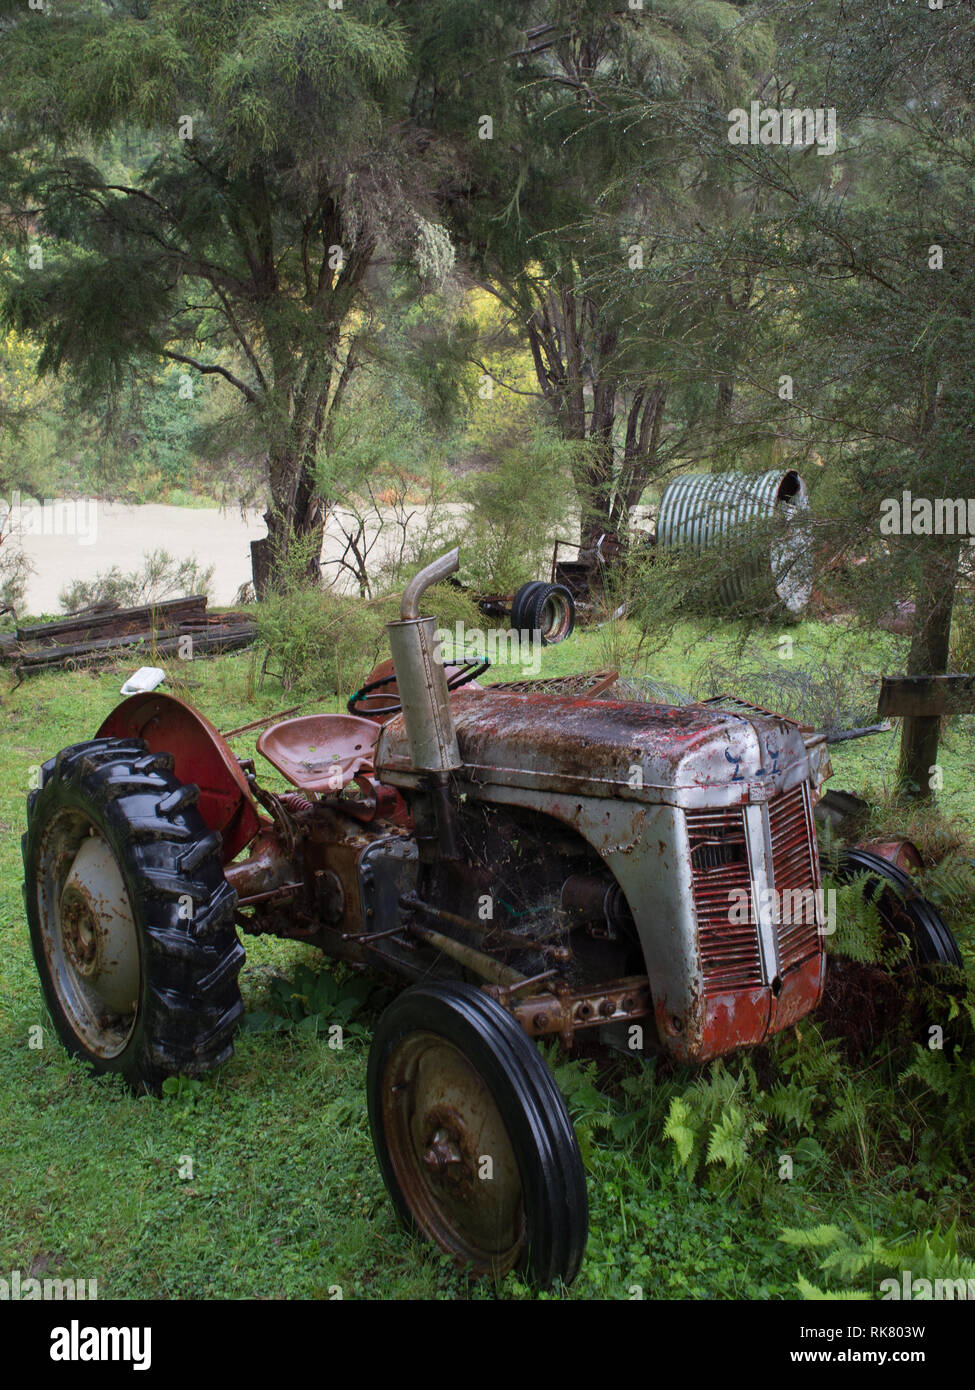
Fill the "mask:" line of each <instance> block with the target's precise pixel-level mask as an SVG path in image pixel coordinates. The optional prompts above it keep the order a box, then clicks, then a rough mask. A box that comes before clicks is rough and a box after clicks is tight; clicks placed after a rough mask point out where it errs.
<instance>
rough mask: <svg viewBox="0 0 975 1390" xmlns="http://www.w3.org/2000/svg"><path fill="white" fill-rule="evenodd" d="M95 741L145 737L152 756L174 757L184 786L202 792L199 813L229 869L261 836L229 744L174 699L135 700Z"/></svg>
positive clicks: (202, 718) (114, 712)
mask: <svg viewBox="0 0 975 1390" xmlns="http://www.w3.org/2000/svg"><path fill="white" fill-rule="evenodd" d="M95 737H96V738H141V739H144V740H145V742H146V743H147V744H148V745H149V751H150V753H171V754H172V755H173V758H174V759H175V769H174V770H175V773H176V776H177V777H178V778H179V780H180V781H181V782H195V783H196V785H197V786H198V787H199V788H200V802H199V807H200V814H201V815H202V817H203V819H204V820H205V821H206V824H207V826H208V828H209V829H210V830H216V831H219V833H220V836H221V839H222V841H223V847H222V849H221V855H220V857H221V859H222V861H223V863H224V864H229V863H230V861H231V859H235V858H236V857H237V855H238V854H239V853H240V851H241V850H242V849H243V848H244V846H245V845H247V844H249V843H250V841H251V840H252V839H253V838H254V836H255V835H256V834H257V831H258V829H259V828H260V824H261V821H260V817H259V815H258V810H257V806H256V805H255V802H254V798H253V796H252V795H251V791H250V788H249V787H248V785H247V778H246V777H245V776H244V773H243V771H242V769H241V766H240V764H239V762H238V761H237V759H236V757H235V756H234V754H233V752H232V751H231V749H230V746H229V745H228V743H227V741H226V739H224V738H222V737H221V735H220V733H219V732H218V731H217V730H216V729H215V728H214V727H213V725H212V724H211V723H210V721H209V719H207V718H206V717H205V716H204V715H202V714H201V713H200V711H199V710H196V709H194V708H193V706H192V705H188V704H187V703H186V701H185V700H179V699H177V698H176V696H175V695H163V694H161V693H160V692H158V691H152V692H150V693H149V694H144V695H132V696H130V697H129V699H127V700H125V701H123V703H122V704H121V705H118V706H117V707H116V708H115V709H113V710H112V712H111V714H110V715H109V716H108V718H107V719H106V720H105V722H104V723H103V724H102V726H101V728H100V729H99V730H98V732H97V734H96V735H95Z"/></svg>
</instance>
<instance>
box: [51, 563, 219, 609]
mask: <svg viewBox="0 0 975 1390" xmlns="http://www.w3.org/2000/svg"><path fill="white" fill-rule="evenodd" d="M213 571H214V567H213V565H207V567H206V568H205V569H204V568H203V566H202V565H201V564H200V562H199V561H198V560H197V559H196V557H195V556H187V558H186V559H183V560H178V559H176V558H175V557H174V556H172V555H170V554H169V552H168V551H167V550H150V551H147V552H146V554H145V555H144V557H143V562H142V568H141V569H138V570H132V571H131V572H130V573H128V574H123V572H122V571H121V570H120V569H119V567H118V566H117V565H113V566H112V568H111V569H110V570H106V571H105V572H104V573H101V574H96V576H95V578H94V579H76V580H74V581H73V582H72V583H71V584H69V585H68V586H67V587H66V588H64V589H62V590H61V593H60V594H59V595H58V603H59V604H60V606H61V610H62V612H65V613H78V612H80V611H81V610H83V609H85V608H91V607H93V606H94V605H95V604H110V605H111V606H113V607H119V608H135V607H136V606H138V605H140V604H146V603H161V602H162V601H163V599H170V598H183V597H185V596H187V595H191V594H208V593H209V591H210V585H211V584H212V582H213Z"/></svg>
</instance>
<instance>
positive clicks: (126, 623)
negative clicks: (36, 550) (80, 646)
mask: <svg viewBox="0 0 975 1390" xmlns="http://www.w3.org/2000/svg"><path fill="white" fill-rule="evenodd" d="M206 606H207V599H206V595H205V594H192V595H190V596H189V597H186V598H172V599H165V600H163V601H162V602H160V603H143V604H139V606H138V607H136V608H113V609H109V610H108V611H106V612H104V613H87V614H79V615H77V616H75V617H72V618H58V619H56V620H55V621H54V622H52V623H34V624H32V625H31V626H30V627H18V629H17V640H18V641H19V642H40V643H43V644H45V645H51V644H55V643H56V644H59V645H60V644H64V645H67V646H70V645H72V644H73V643H77V642H83V641H85V640H86V639H88V638H92V639H93V638H95V637H96V636H97V637H111V636H119V637H121V636H125V635H127V634H129V633H132V632H141V631H143V630H144V629H146V628H153V627H155V628H156V629H159V630H165V629H170V628H174V627H178V626H179V624H180V623H181V622H184V621H187V620H189V619H193V618H198V619H199V618H205V617H206Z"/></svg>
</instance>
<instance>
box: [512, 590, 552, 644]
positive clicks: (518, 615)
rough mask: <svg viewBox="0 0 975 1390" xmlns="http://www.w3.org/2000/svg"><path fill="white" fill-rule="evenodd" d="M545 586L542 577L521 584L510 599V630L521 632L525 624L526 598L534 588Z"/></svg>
mask: <svg viewBox="0 0 975 1390" xmlns="http://www.w3.org/2000/svg"><path fill="white" fill-rule="evenodd" d="M544 587H545V580H544V579H533V580H532V581H531V582H530V583H529V584H522V586H521V588H520V589H519V590H518V592H517V593H516V594H515V596H514V598H513V599H512V600H511V630H512V632H521V630H522V628H524V627H526V626H527V624H526V623H525V622H524V608H525V603H526V601H527V599H528V598H529V597H530V595H531V594H533V593H534V592H535V590H536V589H542V588H544Z"/></svg>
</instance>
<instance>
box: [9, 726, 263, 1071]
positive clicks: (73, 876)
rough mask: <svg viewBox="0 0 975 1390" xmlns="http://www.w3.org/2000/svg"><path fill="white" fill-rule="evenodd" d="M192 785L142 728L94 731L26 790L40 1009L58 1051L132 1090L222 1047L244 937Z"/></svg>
mask: <svg viewBox="0 0 975 1390" xmlns="http://www.w3.org/2000/svg"><path fill="white" fill-rule="evenodd" d="M198 798H199V789H198V788H197V787H195V786H192V785H184V784H183V783H182V782H180V781H178V780H177V778H176V777H174V776H173V758H172V756H171V755H170V754H168V753H150V752H149V751H148V750H147V747H146V745H145V743H143V742H142V740H140V739H112V738H100V739H93V740H91V741H90V742H88V743H80V744H75V745H74V746H72V747H70V748H65V749H63V750H62V751H61V752H60V753H59V754H58V755H57V757H55V758H52V759H51V760H50V761H49V762H47V763H45V764H44V766H43V767H42V769H41V773H40V779H39V786H38V789H37V790H36V791H32V792H31V793H30V795H29V797H28V799H27V833H26V834H25V835H24V837H23V841H22V849H23V856H24V876H25V881H24V902H25V906H26V910H27V920H28V924H29V927H30V937H31V946H32V949H33V953H34V960H35V963H36V965H37V969H38V973H39V975H40V978H41V985H42V988H43V992H44V997H45V1000H46V1002H47V1006H48V1009H49V1011H50V1015H51V1020H52V1022H53V1024H54V1027H55V1029H56V1030H57V1033H58V1035H59V1036H60V1038H61V1041H62V1042H63V1043H64V1045H65V1047H66V1048H67V1049H68V1051H69V1052H70V1053H72V1054H73V1055H74V1056H76V1057H81V1058H82V1059H83V1060H84V1061H86V1062H89V1063H90V1064H91V1066H92V1067H93V1069H94V1070H95V1071H96V1072H120V1073H121V1074H122V1075H123V1076H125V1077H126V1079H127V1080H128V1081H129V1083H130V1084H131V1085H132V1086H133V1087H134V1088H135V1089H137V1090H150V1091H154V1090H157V1089H158V1087H159V1085H160V1084H161V1082H162V1081H163V1080H164V1078H165V1077H167V1076H171V1075H174V1074H176V1073H180V1072H181V1073H183V1074H184V1075H188V1076H191V1075H199V1074H200V1073H202V1072H205V1071H208V1070H209V1069H210V1068H212V1067H215V1066H216V1065H217V1064H218V1063H220V1062H222V1061H224V1060H225V1059H226V1058H227V1057H229V1056H230V1054H231V1052H232V1050H233V1036H234V1033H235V1031H236V1028H237V1024H238V1021H239V1019H240V1016H241V1014H242V1012H243V1005H242V1002H241V997H240V990H239V987H238V984H237V974H238V971H239V970H240V967H241V964H242V962H243V959H244V951H243V948H242V946H241V945H240V942H239V941H238V939H237V933H236V931H235V929H234V923H233V917H234V907H235V903H236V895H235V893H234V891H233V889H232V888H231V887H230V885H229V884H228V883H227V881H226V879H225V878H224V874H223V868H222V865H221V861H220V854H219V850H220V837H219V835H217V834H215V833H212V832H211V831H209V830H208V829H207V826H206V824H205V822H204V821H203V818H202V816H201V815H200V812H199V810H198V809H197V806H196V802H197V800H198Z"/></svg>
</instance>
